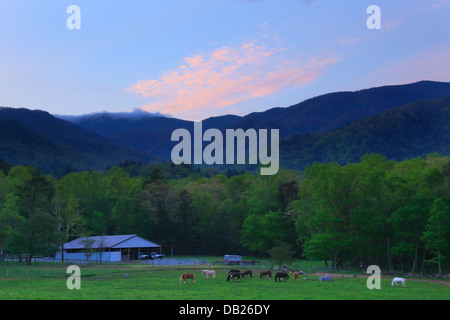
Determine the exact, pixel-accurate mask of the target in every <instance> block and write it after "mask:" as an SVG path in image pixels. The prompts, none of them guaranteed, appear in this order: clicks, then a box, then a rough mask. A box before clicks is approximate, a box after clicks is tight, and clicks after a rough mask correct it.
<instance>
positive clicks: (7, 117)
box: [0, 108, 161, 173]
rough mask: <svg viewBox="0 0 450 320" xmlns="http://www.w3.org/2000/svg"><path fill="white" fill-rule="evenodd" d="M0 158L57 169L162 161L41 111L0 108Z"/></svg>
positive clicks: (91, 168)
mask: <svg viewBox="0 0 450 320" xmlns="http://www.w3.org/2000/svg"><path fill="white" fill-rule="evenodd" d="M0 158H2V159H4V160H6V161H8V162H10V163H13V164H21V165H34V166H36V167H38V168H39V169H41V170H42V171H43V172H46V173H55V172H56V171H58V170H66V169H67V170H69V169H70V170H105V169H106V168H107V167H110V166H113V165H117V164H118V163H119V162H121V161H125V160H135V161H141V162H146V163H147V162H148V163H151V162H155V161H160V160H161V159H160V158H158V157H156V156H154V155H151V154H147V153H145V152H142V151H136V150H131V149H129V148H126V147H124V146H122V145H119V144H116V143H114V142H111V141H109V140H107V139H105V138H103V137H101V136H99V135H97V134H96V133H94V132H92V131H89V130H87V129H85V128H82V127H80V126H77V125H75V124H73V123H71V122H68V121H65V120H62V119H58V118H56V117H54V116H52V115H51V114H49V113H48V112H45V111H40V110H28V109H24V108H22V109H14V108H0Z"/></svg>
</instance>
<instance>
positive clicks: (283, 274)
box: [275, 272, 289, 282]
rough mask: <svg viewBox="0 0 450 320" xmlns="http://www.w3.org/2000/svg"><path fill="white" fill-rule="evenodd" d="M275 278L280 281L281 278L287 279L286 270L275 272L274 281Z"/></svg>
mask: <svg viewBox="0 0 450 320" xmlns="http://www.w3.org/2000/svg"><path fill="white" fill-rule="evenodd" d="M277 279H278V280H279V281H281V279H284V281H287V279H289V275H288V274H287V273H286V272H277V274H276V275H275V282H277Z"/></svg>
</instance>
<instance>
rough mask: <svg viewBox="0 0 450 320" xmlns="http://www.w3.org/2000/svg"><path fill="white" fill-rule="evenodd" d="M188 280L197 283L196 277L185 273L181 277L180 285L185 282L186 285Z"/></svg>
mask: <svg viewBox="0 0 450 320" xmlns="http://www.w3.org/2000/svg"><path fill="white" fill-rule="evenodd" d="M186 279H192V283H194V282H195V277H194V274H192V273H183V274H182V275H181V277H180V283H181V281H184V283H186Z"/></svg>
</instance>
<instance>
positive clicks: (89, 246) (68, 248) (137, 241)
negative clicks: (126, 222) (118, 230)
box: [55, 234, 170, 262]
mask: <svg viewBox="0 0 450 320" xmlns="http://www.w3.org/2000/svg"><path fill="white" fill-rule="evenodd" d="M163 247H170V246H163V245H160V244H157V243H155V242H152V241H149V240H147V239H144V238H141V237H139V236H138V235H137V234H131V235H115V236H94V237H81V238H78V239H75V240H73V241H70V242H68V243H66V244H64V246H63V248H62V249H63V250H61V251H63V253H62V252H58V253H57V254H56V257H55V259H57V260H61V255H62V254H64V260H79V261H91V262H118V261H129V260H136V259H138V257H139V255H140V254H144V253H147V254H148V253H150V252H155V251H156V252H158V253H162V252H163Z"/></svg>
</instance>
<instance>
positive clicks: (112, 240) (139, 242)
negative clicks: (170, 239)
mask: <svg viewBox="0 0 450 320" xmlns="http://www.w3.org/2000/svg"><path fill="white" fill-rule="evenodd" d="M87 238H88V239H90V240H94V243H93V245H92V248H100V247H102V248H110V249H112V248H160V247H161V246H160V245H159V244H157V243H154V242H151V241H148V240H146V239H144V238H141V237H139V236H138V235H137V234H130V235H119V236H95V237H87ZM85 239H86V237H82V238H78V239H75V240H73V241H71V242H68V243H66V244H65V245H64V249H65V250H73V249H84V248H85V245H84V244H83V241H84V240H85Z"/></svg>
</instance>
